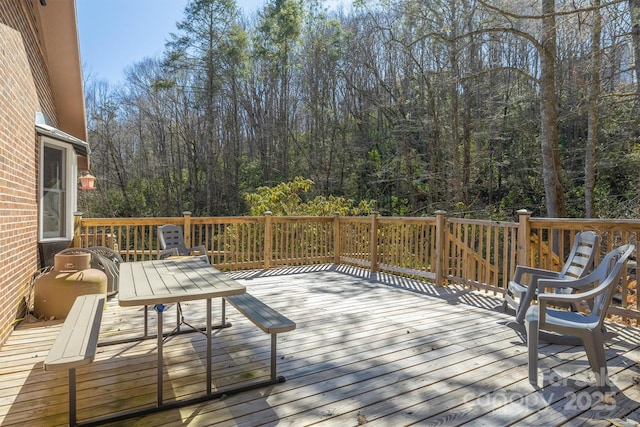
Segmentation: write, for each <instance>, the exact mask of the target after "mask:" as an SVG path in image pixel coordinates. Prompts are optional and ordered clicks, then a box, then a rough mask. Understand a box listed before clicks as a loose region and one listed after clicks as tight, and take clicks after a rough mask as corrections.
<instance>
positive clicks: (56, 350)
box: [43, 294, 106, 426]
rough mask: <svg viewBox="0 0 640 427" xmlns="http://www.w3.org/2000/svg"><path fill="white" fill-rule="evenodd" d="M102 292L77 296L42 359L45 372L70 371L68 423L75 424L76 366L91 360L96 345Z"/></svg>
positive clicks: (103, 296) (102, 304) (101, 309)
mask: <svg viewBox="0 0 640 427" xmlns="http://www.w3.org/2000/svg"><path fill="white" fill-rule="evenodd" d="M105 298H106V297H105V295H103V294H91V295H81V296H79V297H77V298H76V300H75V301H74V303H73V305H72V306H71V310H70V311H69V314H68V315H67V317H66V319H65V321H64V324H63V325H62V328H61V329H60V332H58V336H57V337H56V340H55V341H54V343H53V346H52V347H51V349H50V350H49V354H47V357H46V358H45V360H44V364H43V366H44V369H45V370H46V371H61V370H65V369H66V370H68V371H69V425H70V426H74V425H76V367H78V366H83V365H88V364H89V363H91V362H93V359H94V358H95V355H96V349H97V347H98V335H99V333H100V322H101V321H102V313H103V311H104V304H105Z"/></svg>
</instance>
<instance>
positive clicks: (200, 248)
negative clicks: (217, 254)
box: [189, 245, 207, 256]
mask: <svg viewBox="0 0 640 427" xmlns="http://www.w3.org/2000/svg"><path fill="white" fill-rule="evenodd" d="M196 251H197V252H199V253H198V254H194V252H196ZM189 255H194V256H198V255H207V248H206V247H205V246H204V245H200V246H194V247H192V248H189Z"/></svg>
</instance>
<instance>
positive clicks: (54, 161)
mask: <svg viewBox="0 0 640 427" xmlns="http://www.w3.org/2000/svg"><path fill="white" fill-rule="evenodd" d="M43 140H44V138H43ZM40 165H41V170H40V176H41V178H40V207H41V209H40V214H41V217H40V218H41V221H40V230H41V238H42V239H43V240H46V239H70V238H71V234H72V233H71V232H72V230H71V228H72V223H73V218H72V214H71V213H72V212H73V209H74V205H73V202H74V199H75V197H74V196H75V192H74V191H73V190H74V189H73V183H74V182H75V180H72V179H71V178H72V177H73V174H74V171H75V163H74V157H73V149H72V148H70V147H68V146H67V145H66V144H57V143H55V142H53V141H44V142H43V144H42V151H41V161H40Z"/></svg>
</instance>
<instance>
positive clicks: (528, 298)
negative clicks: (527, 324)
mask: <svg viewBox="0 0 640 427" xmlns="http://www.w3.org/2000/svg"><path fill="white" fill-rule="evenodd" d="M535 292H536V289H535V287H534V286H529V287H527V290H526V292H525V293H524V295H521V296H520V303H519V304H518V310H517V312H516V322H518V323H520V324H524V316H525V315H526V314H527V310H528V309H529V306H530V305H531V303H532V302H533V297H534V296H535Z"/></svg>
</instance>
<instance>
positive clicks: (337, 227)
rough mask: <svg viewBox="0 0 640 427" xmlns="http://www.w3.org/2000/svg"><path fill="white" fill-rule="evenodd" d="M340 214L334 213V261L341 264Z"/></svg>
mask: <svg viewBox="0 0 640 427" xmlns="http://www.w3.org/2000/svg"><path fill="white" fill-rule="evenodd" d="M340 255H341V248H340V214H339V213H338V212H336V213H334V214H333V263H334V264H340Z"/></svg>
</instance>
